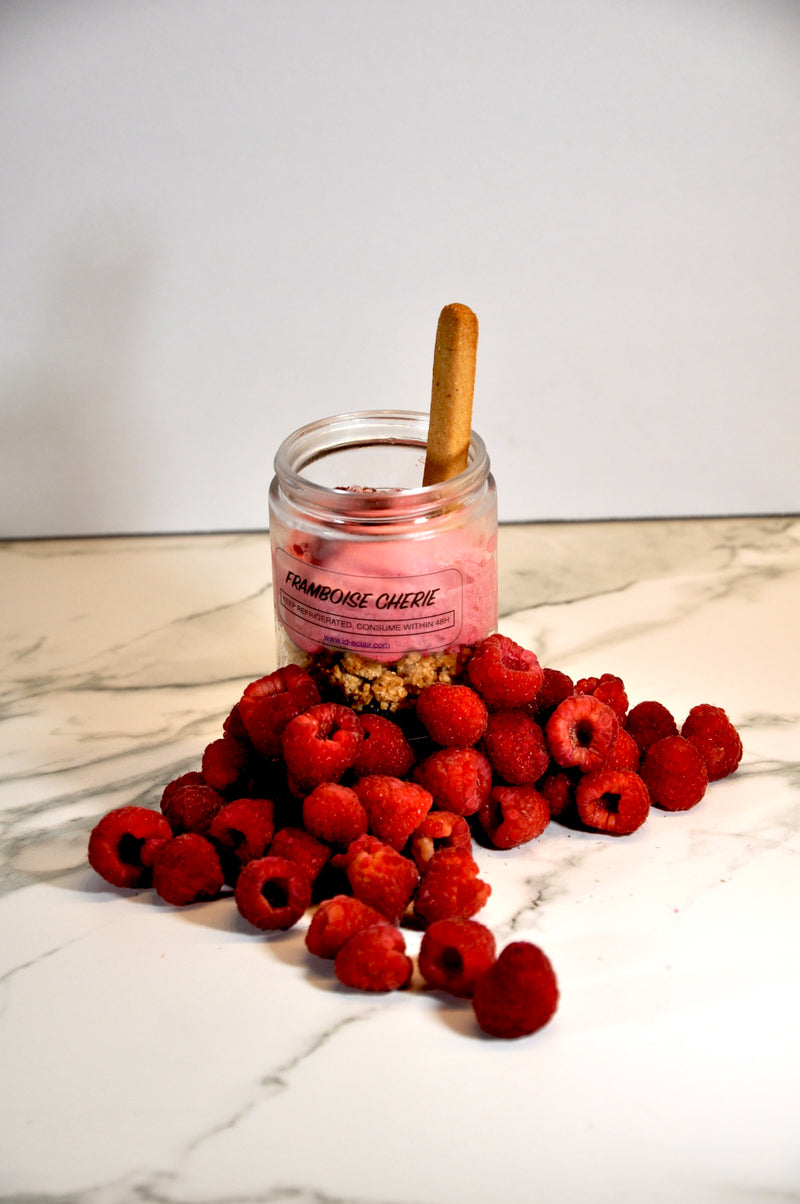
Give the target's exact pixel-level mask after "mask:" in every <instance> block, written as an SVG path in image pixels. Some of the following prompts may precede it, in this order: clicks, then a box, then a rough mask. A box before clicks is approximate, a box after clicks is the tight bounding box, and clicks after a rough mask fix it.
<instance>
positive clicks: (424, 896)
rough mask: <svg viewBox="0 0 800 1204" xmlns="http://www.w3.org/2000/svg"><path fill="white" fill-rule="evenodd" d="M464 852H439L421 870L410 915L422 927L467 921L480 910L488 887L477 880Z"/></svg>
mask: <svg viewBox="0 0 800 1204" xmlns="http://www.w3.org/2000/svg"><path fill="white" fill-rule="evenodd" d="M478 873H479V870H478V866H477V863H476V862H475V860H474V858H473V857H472V854H471V853H470V852H469V850H467V849H457V848H452V849H440V850H439V852H438V853H434V854H433V856H432V857H431V859H430V861H429V862H428V863H427V865H426V867H425V872H424V874H423V875H422V878H421V879H420V883H419V886H418V887H417V893H416V896H415V898H414V915H415V916H416V918H417V919H418V920H421V921H422V923H423V924H425V925H426V926H427V925H428V924H432V923H433V922H434V921H435V920H451V919H452V920H468V919H470V917H471V916H474V915H475V913H476V912H478V911H480V909H481V908H482V907H483V905H484V903H485V902H486V900H487V899H488V898H489V895H490V894H491V893H492V888H491V886H489V884H488V882H483V881H482V880H481V879H480V878H479V877H478Z"/></svg>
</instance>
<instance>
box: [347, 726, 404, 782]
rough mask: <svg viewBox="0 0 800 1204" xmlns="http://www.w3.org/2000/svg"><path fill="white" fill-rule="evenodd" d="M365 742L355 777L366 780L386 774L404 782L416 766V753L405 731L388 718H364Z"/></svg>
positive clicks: (354, 771)
mask: <svg viewBox="0 0 800 1204" xmlns="http://www.w3.org/2000/svg"><path fill="white" fill-rule="evenodd" d="M360 719H361V726H362V727H363V729H364V739H363V740H362V741H361V744H360V745H359V749H358V754H357V756H356V759H355V761H354V762H353V773H354V774H355V775H356V777H359V778H363V777H366V775H367V774H371V773H385V774H388V775H389V776H390V777H393V778H404V777H405V776H406V774H407V773H409V772H410V770H411V767H412V766H413V764H414V751H413V749H412V747H411V745H410V744H409V742H408V740H407V739H406V736H405V733H404V732H403V729H402V728H401V727H400V726H399V724H397V723H395V722H394V721H393V720H392V719H387V718H386V716H385V715H361V716H360Z"/></svg>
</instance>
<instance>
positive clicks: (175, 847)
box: [153, 832, 225, 907]
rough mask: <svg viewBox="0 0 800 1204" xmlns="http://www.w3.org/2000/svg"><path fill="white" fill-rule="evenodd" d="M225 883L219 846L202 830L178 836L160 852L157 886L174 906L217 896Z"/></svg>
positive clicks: (155, 876)
mask: <svg viewBox="0 0 800 1204" xmlns="http://www.w3.org/2000/svg"><path fill="white" fill-rule="evenodd" d="M224 883H225V877H224V874H223V872H222V864H221V862H220V859H219V854H218V853H217V850H216V849H215V848H214V846H213V844H212V843H211V841H210V840H206V838H205V836H201V835H200V834H199V833H198V832H184V833H183V834H182V835H180V836H176V837H175V838H174V839H173V840H170V841H168V842H167V843H166V844H165V845H164V847H163V848H162V849H161V850H160V851H159V852H158V853H157V854H156V859H155V862H154V863H153V886H154V887H155V888H156V893H157V894H158V895H159V896H160V897H161V898H162V899H163V900H164V902H165V903H171V904H172V905H173V906H174V907H184V906H186V905H187V904H188V903H198V902H199V901H200V900H202V899H214V898H216V896H217V895H218V894H219V892H220V891H221V890H222V887H223V885H224Z"/></svg>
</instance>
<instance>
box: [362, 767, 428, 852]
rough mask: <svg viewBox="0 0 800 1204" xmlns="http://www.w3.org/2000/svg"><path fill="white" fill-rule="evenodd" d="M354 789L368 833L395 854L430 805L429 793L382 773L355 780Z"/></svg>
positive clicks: (419, 787) (406, 840)
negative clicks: (363, 813)
mask: <svg viewBox="0 0 800 1204" xmlns="http://www.w3.org/2000/svg"><path fill="white" fill-rule="evenodd" d="M354 790H355V792H356V794H357V795H358V798H359V800H360V802H361V804H362V805H363V807H364V810H365V811H366V813H367V821H368V824H369V831H370V832H371V833H372V835H373V836H377V837H378V839H379V840H383V841H385V842H386V844H389V845H391V846H392V848H393V849H397V850H398V852H399V850H400V849H402V848H404V846H405V845H406V844H407V843H408V840H409V837H410V836H411V834H412V832H415V831H416V829H417V828H418V827H419V825H420V824H421V823H422V821H423V819H424V818H425V816H426V815H427V814H428V812H429V811H430V809H431V805H432V803H433V798H432V797H431V795H430V793H429V792H428V791H427V790H425V789H424V787H422V786H418V785H417V783H416V782H406V781H404V780H403V779H402V778H392V777H388V776H387V775H385V774H370V775H369V776H368V777H365V778H359V780H358V781H357V782H356V784H355V786H354Z"/></svg>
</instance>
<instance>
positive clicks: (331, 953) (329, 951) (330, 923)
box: [306, 895, 389, 958]
mask: <svg viewBox="0 0 800 1204" xmlns="http://www.w3.org/2000/svg"><path fill="white" fill-rule="evenodd" d="M388 923H389V921H388V920H387V919H386V918H385V917H384V916H382V915H381V913H380V912H379V911H376V910H375V908H374V907H368V906H367V904H366V903H362V902H361V900H360V899H356V898H354V897H353V896H352V895H334V896H333V898H332V899H325V900H324V902H322V903H320V905H319V907H318V908H317V910H316V911H315V912H314V915H313V916H312V917H311V923H310V924H309V926H308V931H307V932H306V948H307V949H308V951H309V953H313V954H315V956H316V957H327V958H334V957H336V954H337V953H338V952H339V950H340V949H341V948H342V946H343V945H344V944H346V942H347V941H349V940H350V937H351V936H355V934H356V933H357V932H360V931H361V929H362V928H372V927H374V926H375V925H376V924H388Z"/></svg>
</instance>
